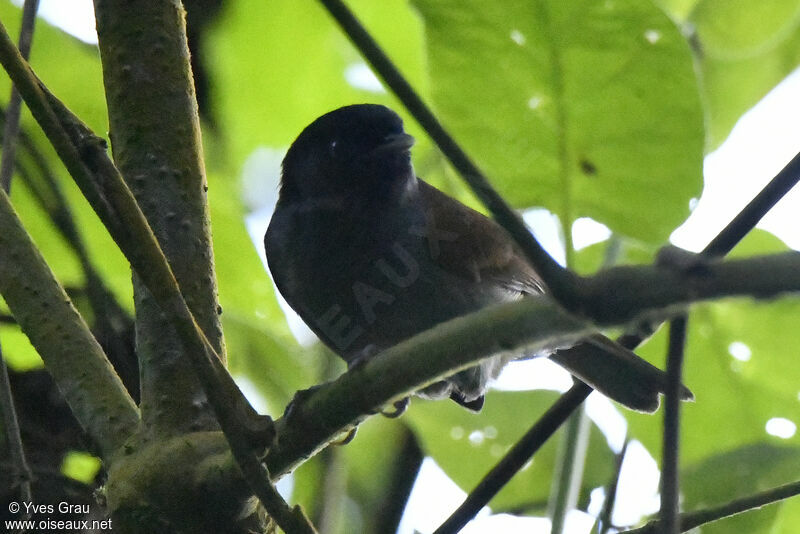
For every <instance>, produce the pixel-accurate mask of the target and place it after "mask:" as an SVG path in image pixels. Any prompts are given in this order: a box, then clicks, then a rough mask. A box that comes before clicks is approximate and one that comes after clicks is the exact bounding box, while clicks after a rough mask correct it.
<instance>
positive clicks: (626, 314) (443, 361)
mask: <svg viewBox="0 0 800 534" xmlns="http://www.w3.org/2000/svg"><path fill="white" fill-rule="evenodd" d="M587 280H588V281H589V282H590V283H592V284H593V285H594V286H595V287H597V288H602V292H600V291H598V292H597V293H596V298H597V299H598V301H599V302H600V303H599V304H598V306H597V307H596V311H597V315H596V316H595V317H594V319H595V320H596V321H597V324H599V325H601V326H614V325H619V324H624V323H627V322H628V321H630V320H634V319H636V318H637V317H639V314H644V315H648V316H659V317H661V316H666V315H668V314H674V313H675V312H676V311H681V310H682V309H683V308H684V307H685V306H686V305H687V304H689V303H691V302H696V301H699V300H709V299H715V298H721V297H725V296H734V295H748V296H756V297H772V296H776V295H778V294H780V293H782V292H789V291H792V292H798V291H800V254H799V253H796V252H790V253H783V254H776V255H771V256H760V257H755V258H748V259H743V260H732V261H726V262H723V261H713V262H709V263H708V264H705V265H704V267H703V273H702V276H699V277H698V276H696V275H693V274H685V273H681V272H679V271H677V270H673V269H664V268H663V267H660V266H638V267H615V268H612V269H609V270H607V271H604V272H602V273H600V274H598V275H597V276H596V277H592V278H589V279H587ZM623 294H624V296H621V295H623ZM603 303H605V304H603ZM620 304H622V305H620ZM590 330H591V329H590V328H589V327H588V326H587V325H586V324H585V323H583V322H582V321H581V320H579V319H577V318H575V317H574V316H571V315H569V314H567V313H566V312H564V311H562V310H561V309H560V308H559V307H558V305H557V304H555V303H553V302H552V301H550V300H549V299H539V298H528V299H523V300H522V301H519V302H514V303H506V304H502V305H497V306H494V307H489V308H486V309H484V310H481V311H478V312H475V313H473V314H470V315H465V316H462V317H458V318H456V319H453V320H451V321H448V322H446V323H442V324H440V325H438V326H437V327H435V328H433V329H431V330H428V331H427V332H423V333H421V334H418V335H417V336H414V337H412V338H410V339H408V340H406V341H404V342H402V343H400V344H398V345H396V346H394V347H392V348H390V349H387V350H386V351H384V352H383V353H381V355H379V356H377V357H376V358H375V359H373V360H370V361H369V362H367V363H366V364H365V365H363V366H361V367H358V368H356V369H353V370H351V371H349V372H347V373H345V374H343V375H342V376H341V377H339V378H338V379H337V380H336V381H334V382H332V383H329V384H326V385H323V386H320V387H319V388H318V389H315V390H314V391H312V392H310V393H307V394H305V395H303V396H302V397H301V398H300V399H295V402H293V404H292V409H291V410H290V411H289V416H288V417H286V416H285V417H284V418H283V419H282V420H280V421H278V422H276V424H277V426H278V443H277V444H276V446H275V447H274V448H273V449H271V450H270V452H269V454H268V455H267V463H268V466H269V469H270V472H272V473H275V474H276V476H280V475H283V474H285V473H286V472H287V471H290V470H292V469H293V468H294V467H295V466H296V465H298V464H299V463H301V462H302V461H304V460H305V459H306V458H308V457H310V456H312V455H313V454H315V453H316V452H317V451H319V450H320V449H321V448H322V447H324V446H325V445H326V444H327V443H329V442H330V441H331V440H333V439H334V438H335V437H336V436H337V435H338V434H339V433H341V432H342V431H343V430H344V429H346V428H348V427H350V426H352V425H355V424H358V423H359V422H360V421H361V420H363V419H364V418H365V417H366V415H365V414H370V413H374V412H376V411H377V410H379V409H380V408H381V407H382V406H384V405H386V404H389V403H391V402H394V401H397V400H400V399H401V398H403V397H404V396H406V395H408V394H410V393H411V392H414V391H418V390H419V389H420V388H422V387H424V386H425V385H428V384H430V383H432V382H434V381H436V380H438V379H440V378H442V377H444V376H448V375H451V374H453V372H455V371H458V370H460V369H464V368H466V367H469V366H471V365H474V364H476V363H477V362H479V361H480V360H481V359H482V358H483V357H486V356H490V355H492V354H497V353H498V352H500V351H502V350H511V349H512V348H516V347H520V346H525V345H528V344H531V345H532V346H531V347H528V350H527V352H528V353H530V352H532V351H533V350H534V349H541V350H547V349H552V348H553V347H556V346H565V345H569V344H570V343H571V342H572V341H574V340H575V339H578V338H581V337H585V335H586V334H587V333H588V332H589V331H590ZM587 394H588V392H587Z"/></svg>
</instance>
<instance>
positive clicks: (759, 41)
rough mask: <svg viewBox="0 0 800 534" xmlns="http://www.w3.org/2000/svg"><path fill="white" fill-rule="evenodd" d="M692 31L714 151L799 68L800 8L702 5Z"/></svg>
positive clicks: (740, 1)
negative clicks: (694, 34) (775, 87)
mask: <svg viewBox="0 0 800 534" xmlns="http://www.w3.org/2000/svg"><path fill="white" fill-rule="evenodd" d="M687 29H691V31H696V36H695V39H694V44H695V48H696V52H697V56H698V60H699V61H698V64H699V67H700V70H701V73H702V76H701V79H702V81H703V93H704V99H705V102H706V105H707V110H706V115H707V116H708V118H709V121H708V139H707V143H708V145H707V150H708V151H711V150H713V149H714V148H716V147H717V146H719V145H720V144H721V143H722V142H723V141H724V140H725V138H727V137H728V134H729V133H730V131H731V129H732V128H733V126H734V124H736V121H738V120H739V118H740V117H741V115H742V114H743V113H744V112H746V111H747V110H748V109H750V108H751V107H752V106H754V105H755V104H756V103H757V102H758V101H759V100H760V99H761V98H762V97H764V95H766V94H767V93H768V92H769V91H770V90H771V89H772V88H773V87H774V86H775V85H776V84H777V83H778V82H780V81H781V80H782V79H783V78H784V77H786V76H787V75H788V74H789V73H790V72H792V71H793V70H794V69H795V68H796V67H797V66H798V65H800V4H798V3H797V2H796V1H795V0H773V1H770V2H759V1H757V0H735V1H732V0H700V1H699V2H698V3H697V6H696V8H695V9H694V11H693V12H692V13H691V15H690V16H689V19H688V26H687Z"/></svg>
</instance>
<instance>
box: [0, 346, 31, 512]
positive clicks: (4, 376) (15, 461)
mask: <svg viewBox="0 0 800 534" xmlns="http://www.w3.org/2000/svg"><path fill="white" fill-rule="evenodd" d="M0 412H2V416H3V428H4V429H5V434H6V440H7V444H8V456H9V460H10V463H11V472H12V473H13V476H12V487H13V486H16V485H19V500H20V501H22V502H31V501H32V492H31V480H32V479H33V475H32V474H31V469H30V467H29V466H28V462H27V460H26V458H25V448H24V447H23V445H22V436H21V434H20V431H19V420H18V419H17V410H16V407H15V406H14V396H13V395H12V393H11V381H10V380H9V379H8V367H7V366H6V362H5V360H4V359H3V351H2V349H0Z"/></svg>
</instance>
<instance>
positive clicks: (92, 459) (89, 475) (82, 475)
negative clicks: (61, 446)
mask: <svg viewBox="0 0 800 534" xmlns="http://www.w3.org/2000/svg"><path fill="white" fill-rule="evenodd" d="M101 465H102V462H101V461H100V458H98V457H97V456H93V455H91V454H89V453H88V452H83V451H69V452H68V453H67V454H66V455H65V456H64V461H63V462H62V463H61V473H62V474H63V475H64V476H68V477H69V478H72V479H75V480H78V481H80V482H83V483H84V484H91V483H92V482H93V481H94V477H95V476H97V472H98V471H100V467H101Z"/></svg>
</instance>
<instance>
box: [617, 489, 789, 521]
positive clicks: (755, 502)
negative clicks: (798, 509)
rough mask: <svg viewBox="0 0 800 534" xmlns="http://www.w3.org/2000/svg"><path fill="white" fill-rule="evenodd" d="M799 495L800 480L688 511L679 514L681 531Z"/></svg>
mask: <svg viewBox="0 0 800 534" xmlns="http://www.w3.org/2000/svg"><path fill="white" fill-rule="evenodd" d="M797 495H800V482H790V483H789V484H784V485H783V486H778V487H777V488H772V489H768V490H766V491H762V492H759V493H755V494H753V495H748V496H747V497H742V498H740V499H734V500H732V501H730V502H728V503H725V504H723V505H721V506H715V507H713V508H706V509H704V510H696V511H694V512H686V513H683V514H680V516H679V519H680V525H679V532H688V531H690V530H692V529H695V528H697V527H699V526H701V525H705V524H707V523H711V522H713V521H719V520H720V519H725V518H728V517H732V516H734V515H737V514H741V513H743V512H748V511H750V510H756V509H758V508H761V507H763V506H767V505H770V504H775V503H777V502H780V501H782V500H784V499H788V498H790V497H795V496H797ZM663 528H664V527H663V523H662V522H661V521H652V522H650V523H648V524H647V525H645V526H643V527H640V528H635V529H632V530H626V531H624V532H625V534H661V533H662V532H664V530H663Z"/></svg>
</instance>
